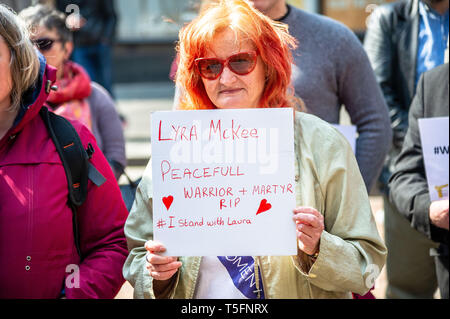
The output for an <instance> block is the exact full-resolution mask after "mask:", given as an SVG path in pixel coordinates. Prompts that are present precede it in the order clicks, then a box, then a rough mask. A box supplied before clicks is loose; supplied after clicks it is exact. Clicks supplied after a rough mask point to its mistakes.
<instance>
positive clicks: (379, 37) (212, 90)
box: [0, 0, 449, 299]
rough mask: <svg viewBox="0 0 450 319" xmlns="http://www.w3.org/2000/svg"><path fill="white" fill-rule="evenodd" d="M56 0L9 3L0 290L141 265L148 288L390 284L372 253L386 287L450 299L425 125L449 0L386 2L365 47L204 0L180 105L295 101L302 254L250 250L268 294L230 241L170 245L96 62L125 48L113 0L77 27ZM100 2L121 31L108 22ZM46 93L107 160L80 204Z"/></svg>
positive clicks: (180, 73)
mask: <svg viewBox="0 0 450 319" xmlns="http://www.w3.org/2000/svg"><path fill="white" fill-rule="evenodd" d="M56 2H57V3H54V5H53V6H50V5H43V4H37V5H33V6H30V7H28V8H25V9H24V10H21V12H19V14H16V13H15V12H14V11H13V10H11V9H10V8H9V7H7V6H6V5H3V4H1V3H0V75H1V77H0V220H1V222H0V227H1V231H0V234H1V236H2V237H1V238H2V239H3V240H2V241H1V244H0V298H113V297H114V296H115V295H116V294H117V292H118V291H119V289H120V288H121V286H122V285H123V283H124V282H125V280H127V281H129V282H130V283H131V285H132V286H133V287H134V297H135V298H182V299H191V298H199V299H204V298H225V299H227V298H237V299H246V298H248V299H264V298H290V299H291V298H293V299H296V298H298V299H307V298H355V299H358V298H374V297H373V295H372V294H371V292H370V291H371V290H372V289H373V288H374V287H373V282H372V283H371V284H368V282H370V281H368V280H367V277H368V276H369V275H371V274H372V272H371V270H372V269H373V267H376V268H377V269H382V268H383V267H386V269H387V276H388V287H387V291H386V297H387V298H433V295H434V293H435V291H436V289H437V288H439V290H440V295H441V297H442V298H448V277H449V269H448V265H449V260H448V229H449V219H448V215H449V208H448V207H449V200H448V199H444V200H440V201H434V202H431V201H430V196H429V190H428V186H427V182H426V173H425V168H424V159H423V153H422V147H421V140H420V137H419V132H418V131H419V129H418V119H420V118H431V117H445V116H447V117H448V113H449V108H448V104H449V100H448V99H449V96H448V95H449V90H448V72H449V71H448V68H449V67H448V34H449V1H448V0H402V1H396V2H393V3H390V4H386V5H382V6H380V7H379V8H378V9H377V10H376V11H375V12H374V13H373V14H372V16H371V19H370V23H369V24H368V29H367V33H366V36H365V39H364V43H363V44H362V43H361V42H360V40H359V39H358V38H357V37H356V36H355V34H354V33H353V32H352V31H351V30H350V29H348V28H347V27H345V26H344V25H342V24H340V23H338V22H336V21H334V20H332V19H329V18H327V17H324V16H321V15H318V14H311V13H307V12H305V11H303V10H301V9H298V8H296V7H294V6H292V5H289V4H287V3H286V1H285V0H208V1H204V3H203V5H202V7H201V10H200V12H199V15H198V16H197V17H196V18H195V19H193V20H192V21H191V22H190V23H189V24H187V25H186V26H184V27H183V28H182V29H181V30H180V33H179V39H178V43H177V48H176V49H177V58H176V60H175V61H174V65H173V77H174V80H175V83H176V90H177V93H176V95H175V96H176V98H175V101H174V104H175V105H176V109H179V110H201V109H221V110H225V109H238V108H243V107H245V108H292V109H293V110H294V112H295V113H294V114H295V115H294V140H295V145H294V149H295V161H296V163H298V165H297V166H296V175H299V176H301V178H300V179H295V180H296V185H295V190H296V194H295V196H296V207H293V208H292V210H293V211H292V213H293V218H292V223H294V224H295V227H296V235H297V248H298V249H297V255H294V256H240V258H242V259H243V260H245V261H246V263H247V265H248V267H249V269H250V270H249V271H252V272H253V273H256V274H258V276H256V277H257V278H258V280H256V289H253V290H252V291H248V289H247V288H248V287H244V285H243V282H242V281H239V280H237V279H236V278H233V276H232V274H231V273H230V274H228V273H227V272H226V269H225V268H224V266H223V263H224V257H223V256H218V257H211V256H203V257H186V256H171V257H167V256H164V254H163V253H164V252H165V250H166V247H165V245H164V243H161V242H156V241H154V240H153V203H152V196H153V191H152V188H153V182H152V163H151V160H150V162H149V163H148V165H147V168H146V169H145V172H144V175H143V178H142V180H141V182H140V184H139V186H138V188H137V191H136V199H135V201H134V204H133V207H132V209H131V211H130V212H128V211H127V208H126V206H125V204H124V201H123V199H122V195H121V193H120V189H119V186H118V184H117V180H118V178H119V177H120V176H121V174H122V173H123V171H124V169H125V167H126V157H125V141H124V134H123V127H122V124H121V120H120V116H119V114H118V113H117V110H116V108H115V102H114V99H113V96H112V90H111V82H110V81H111V74H110V70H109V69H108V68H106V71H98V70H97V71H96V70H94V69H95V67H97V66H99V64H100V62H95V61H97V60H96V59H97V58H98V57H100V60H98V61H101V63H103V62H105V61H106V62H107V64H109V63H110V62H108V61H110V56H109V53H105V52H106V51H108V52H109V49H110V48H109V47H110V45H111V43H110V42H109V40H110V39H111V38H112V34H113V32H114V31H113V29H114V24H115V21H116V17H115V13H114V12H113V11H114V10H112V4H111V3H108V1H78V4H79V6H80V8H82V10H81V15H80V16H77V17H75V18H76V19H77V22H78V26H75V25H74V24H73V23H72V22H73V21H72V22H70V19H74V17H73V16H71V15H70V14H69V16H66V14H67V12H65V11H64V10H63V8H65V6H67V4H68V3H69V2H68V1H56ZM70 3H73V1H70ZM87 7H89V8H87ZM83 8H86V10H83ZM105 8H106V9H105ZM58 9H59V10H58ZM94 9H98V12H102V18H101V19H100V18H99V20H102V21H103V23H104V25H103V30H104V32H105V33H107V34H109V35H110V36H109V37H108V36H106V37H104V36H103V35H100V32H98V33H95V32H97V31H98V29H97V28H95V27H94V24H95V23H96V21H97V20H96V18H95V13H94V12H95V10H94ZM88 14H93V16H94V18H90V17H88V16H87V15H88ZM75 24H76V23H75ZM74 31H75V34H74ZM89 33H91V35H88V34H89ZM92 33H94V34H92ZM94 38H95V39H97V40H98V41H97V42H96V41H95V40H94ZM74 39H75V41H74ZM268 44H270V45H268ZM93 52H96V54H99V56H97V57H94V53H93ZM102 52H103V53H102ZM105 57H106V58H105ZM103 58H105V59H103ZM100 69H104V68H100ZM342 107H345V109H346V111H347V112H348V114H349V116H350V119H351V122H352V123H353V124H354V125H355V126H356V127H357V132H358V137H357V141H356V149H355V153H354V152H353V150H352V148H351V147H350V145H349V144H348V142H347V141H346V139H345V138H344V137H343V136H342V135H341V134H340V133H338V131H336V130H335V128H333V127H332V126H331V125H329V124H335V123H339V120H340V119H339V115H340V111H341V108H342ZM44 108H47V109H48V110H50V111H51V112H53V113H54V114H57V115H59V116H62V117H63V118H65V119H67V120H68V121H69V122H70V123H71V125H72V126H73V128H74V130H75V132H76V133H77V134H78V136H79V138H80V140H81V143H82V146H83V148H84V149H86V150H87V151H86V158H87V159H88V162H89V165H90V166H89V167H91V166H93V167H95V169H90V170H89V172H86V175H87V179H88V181H87V184H86V185H87V186H86V189H85V200H84V201H83V202H82V203H80V205H79V206H77V207H73V206H71V205H70V204H68V202H70V201H68V197H70V196H71V194H72V193H71V192H70V189H71V188H75V189H79V188H82V187H80V184H79V183H77V182H76V181H72V180H71V179H70V178H68V171H67V169H66V163H65V161H64V158H63V157H61V155H60V153H59V150H58V148H57V147H56V146H55V143H54V139H53V136H52V134H51V133H49V131H50V128H49V127H48V125H47V124H46V123H45V121H43V119H42V114H43V112H42V109H44ZM73 147H74V145H73V143H71V144H68V145H65V146H64V150H66V151H68V152H70V149H71V148H73ZM99 176H100V177H99ZM99 180H101V182H99ZM375 187H377V188H379V189H380V190H381V191H382V193H383V200H384V212H385V222H384V224H385V232H384V234H385V236H384V237H385V238H384V240H383V239H382V238H381V236H380V234H379V233H378V230H377V227H376V223H375V220H374V217H373V214H372V211H371V207H370V202H369V195H368V194H369V193H370V192H371V190H372V189H374V188H375ZM75 225H76V227H75ZM77 241H79V247H78V246H77ZM225 259H226V258H225ZM73 265H75V266H76V267H75V269H74V271H73V272H68V271H67V267H68V266H73ZM74 277H75V279H77V280H75V281H74V282H73V281H72V279H74ZM235 279H236V280H235Z"/></svg>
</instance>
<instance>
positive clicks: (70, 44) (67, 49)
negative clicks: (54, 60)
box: [64, 41, 73, 61]
mask: <svg viewBox="0 0 450 319" xmlns="http://www.w3.org/2000/svg"><path fill="white" fill-rule="evenodd" d="M64 51H65V52H64V61H67V60H69V59H70V56H71V55H72V51H73V42H72V41H67V42H66V43H65V44H64Z"/></svg>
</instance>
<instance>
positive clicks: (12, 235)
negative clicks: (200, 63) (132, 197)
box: [0, 56, 128, 298]
mask: <svg viewBox="0 0 450 319" xmlns="http://www.w3.org/2000/svg"><path fill="white" fill-rule="evenodd" d="M40 61H41V69H40V75H39V81H38V88H37V89H36V90H35V92H31V94H25V95H24V98H23V101H24V102H25V105H29V107H28V108H27V110H26V111H24V112H21V113H19V116H18V119H17V120H16V123H15V125H14V126H13V127H12V128H11V129H10V131H9V132H8V133H7V134H6V136H4V138H2V139H1V140H0V298H59V297H60V296H61V291H62V290H63V289H64V291H65V294H66V297H67V298H113V297H114V296H115V295H116V294H117V292H118V291H119V289H120V287H121V286H122V284H123V283H124V278H123V276H122V266H123V263H124V261H125V258H126V257H127V254H128V250H127V246H126V239H125V236H124V233H123V227H124V223H125V220H126V218H127V210H126V207H125V204H124V202H123V200H122V197H121V193H120V190H119V187H118V185H117V182H116V180H115V178H114V175H113V173H112V171H111V168H110V166H109V164H108V162H107V161H106V159H105V157H104V156H103V154H102V152H101V151H100V150H99V148H98V147H97V144H96V142H95V138H94V136H93V135H92V134H91V133H90V132H89V130H88V129H87V128H86V127H84V126H83V125H81V124H80V123H78V122H72V124H73V125H74V127H75V129H76V130H77V132H78V134H79V135H80V138H81V140H82V142H83V145H84V146H85V147H87V145H88V143H91V144H92V145H93V146H94V149H95V153H94V154H93V157H92V159H91V163H92V164H93V165H94V166H95V167H96V168H97V169H98V171H100V172H101V173H102V175H103V176H105V177H106V179H107V181H106V182H105V183H104V184H103V185H101V186H100V187H97V186H96V185H94V184H93V183H92V182H91V181H89V185H88V195H87V199H86V201H85V203H84V204H83V205H82V206H81V207H80V209H79V210H78V216H79V217H78V218H79V229H80V242H81V250H82V255H83V260H81V261H80V258H79V256H78V254H77V251H76V248H75V244H74V238H73V229H72V211H71V210H70V208H69V207H68V206H67V195H68V189H67V181H66V177H65V172H64V168H63V166H62V164H61V161H60V158H59V156H58V153H57V152H56V148H55V146H54V144H53V142H52V140H51V139H50V137H49V135H48V133H47V129H46V127H45V125H44V123H43V121H42V119H41V117H40V115H39V110H40V109H41V107H42V106H43V104H44V102H45V100H46V99H47V93H46V92H45V83H46V82H47V80H48V79H49V80H51V81H52V82H54V80H55V76H56V72H55V70H54V69H53V68H51V67H48V66H46V65H45V61H44V59H43V58H42V57H41V56H40ZM27 101H28V103H27ZM77 270H79V273H78V272H76V271H77Z"/></svg>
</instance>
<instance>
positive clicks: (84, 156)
mask: <svg viewBox="0 0 450 319" xmlns="http://www.w3.org/2000/svg"><path fill="white" fill-rule="evenodd" d="M39 113H40V115H41V118H42V120H43V121H44V123H45V126H46V127H47V130H48V132H49V135H50V137H51V139H52V141H53V143H54V144H55V147H56V150H57V151H58V154H59V157H60V158H61V162H62V164H63V166H64V170H65V172H66V178H67V184H68V187H69V196H68V202H67V204H68V206H69V207H70V209H71V210H72V224H73V234H74V240H75V246H76V248H77V252H78V255H79V256H80V258H81V257H82V256H81V249H80V232H79V228H78V219H77V210H78V207H80V206H81V205H82V204H83V203H84V201H85V200H86V196H87V186H88V179H90V180H91V181H92V182H93V183H94V184H96V185H97V186H101V185H102V184H103V183H104V182H105V181H106V179H105V177H104V176H103V175H102V174H101V173H100V172H99V171H98V170H97V169H96V168H95V167H94V165H92V164H91V162H90V161H89V159H90V158H91V157H92V154H94V148H93V147H92V145H91V144H90V143H89V144H88V148H87V149H84V147H83V144H82V143H81V140H80V137H79V135H78V133H77V131H76V130H75V128H74V127H73V126H72V124H71V123H70V122H69V121H68V120H66V119H65V118H64V117H62V116H59V115H56V114H55V113H52V112H50V111H49V110H48V109H47V108H46V107H42V108H41V110H40V111H39Z"/></svg>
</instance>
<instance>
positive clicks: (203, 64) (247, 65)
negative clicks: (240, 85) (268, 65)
mask: <svg viewBox="0 0 450 319" xmlns="http://www.w3.org/2000/svg"><path fill="white" fill-rule="evenodd" d="M257 57H258V52H257V51H251V52H240V53H237V54H233V55H232V56H230V57H228V58H227V59H226V60H221V59H217V58H199V59H196V60H195V65H196V66H197V71H198V73H199V74H200V76H201V77H203V78H205V79H208V80H215V79H217V78H218V77H219V76H220V75H221V74H222V72H223V69H224V68H225V67H226V66H227V67H228V68H229V69H230V70H231V71H232V72H233V73H236V74H238V75H246V74H249V73H250V72H252V71H253V70H254V69H255V67H256V59H257Z"/></svg>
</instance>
